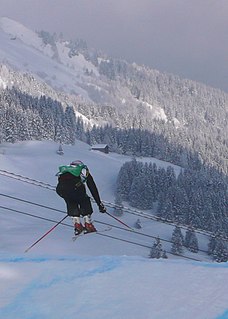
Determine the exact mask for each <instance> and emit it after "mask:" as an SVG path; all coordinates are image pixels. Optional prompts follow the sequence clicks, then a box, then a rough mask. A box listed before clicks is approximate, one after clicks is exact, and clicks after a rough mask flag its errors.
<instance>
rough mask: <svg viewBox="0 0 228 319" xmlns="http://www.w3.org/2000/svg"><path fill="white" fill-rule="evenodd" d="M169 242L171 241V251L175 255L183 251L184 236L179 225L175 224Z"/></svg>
mask: <svg viewBox="0 0 228 319" xmlns="http://www.w3.org/2000/svg"><path fill="white" fill-rule="evenodd" d="M171 242H172V247H171V252H172V253H173V254H176V255H178V254H181V253H182V252H183V243H184V237H183V235H182V232H181V228H180V227H179V226H176V227H175V228H174V230H173V234H172V238H171Z"/></svg>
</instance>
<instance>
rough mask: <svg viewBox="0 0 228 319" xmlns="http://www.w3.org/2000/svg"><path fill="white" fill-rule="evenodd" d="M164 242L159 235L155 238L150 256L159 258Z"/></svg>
mask: <svg viewBox="0 0 228 319" xmlns="http://www.w3.org/2000/svg"><path fill="white" fill-rule="evenodd" d="M162 253H163V250H162V244H161V240H160V238H159V236H158V237H157V238H156V239H155V242H154V244H153V246H152V247H151V250H150V254H149V258H156V259H159V258H161V257H162Z"/></svg>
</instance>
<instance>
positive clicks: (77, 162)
mask: <svg viewBox="0 0 228 319" xmlns="http://www.w3.org/2000/svg"><path fill="white" fill-rule="evenodd" d="M70 165H72V166H78V165H83V163H82V161H80V160H75V161H73V162H71V163H70Z"/></svg>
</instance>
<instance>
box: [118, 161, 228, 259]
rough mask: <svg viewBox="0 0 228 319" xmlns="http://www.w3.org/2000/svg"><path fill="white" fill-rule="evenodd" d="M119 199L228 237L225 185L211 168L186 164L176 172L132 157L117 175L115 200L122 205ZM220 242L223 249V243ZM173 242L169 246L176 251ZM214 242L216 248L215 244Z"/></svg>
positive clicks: (168, 218)
mask: <svg viewBox="0 0 228 319" xmlns="http://www.w3.org/2000/svg"><path fill="white" fill-rule="evenodd" d="M123 201H127V202H128V203H129V204H130V205H131V206H132V207H135V208H138V209H144V210H152V211H153V213H155V214H156V215H157V216H158V217H161V218H162V219H163V220H166V221H167V222H174V223H175V224H180V225H185V226H188V227H190V229H193V230H194V229H201V230H206V231H209V232H211V233H212V234H214V237H215V238H216V240H217V241H218V238H220V237H222V238H227V237H228V218H227V217H228V216H227V212H228V191H227V185H226V183H225V182H224V181H223V179H222V178H221V176H220V174H219V173H218V172H215V170H214V169H205V168H203V167H201V169H200V170H193V169H189V168H188V169H184V170H182V171H181V172H180V174H178V176H176V174H175V171H174V169H173V168H172V167H171V166H168V167H167V169H164V168H158V167H157V166H156V164H152V163H149V164H148V163H142V162H138V161H136V160H135V159H133V160H132V161H130V162H126V163H125V164H124V165H123V166H122V167H121V169H120V172H119V175H118V178H117V183H116V203H117V204H118V205H122V202H123ZM182 241H183V240H182ZM182 241H181V244H180V247H182V246H183V243H182ZM185 242H186V243H187V244H185V246H186V245H187V246H188V247H189V246H191V247H190V248H191V249H192V250H197V247H195V248H194V247H193V243H191V245H190V243H189V242H190V240H189V238H188V237H187V238H186V240H185ZM221 242H223V241H221ZM195 244H196V243H195ZM221 245H222V244H221ZM223 245H225V247H226V249H227V243H225V244H223ZM176 246H178V245H176ZM176 246H175V247H174V248H173V249H174V251H176V252H178V251H179V250H178V249H179V248H178V247H176ZM214 246H216V249H218V245H214ZM212 250H213V253H214V248H213V249H212ZM180 252H181V251H179V253H180ZM211 254H212V253H211ZM216 258H217V257H216Z"/></svg>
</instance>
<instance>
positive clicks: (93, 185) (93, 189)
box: [86, 173, 101, 206]
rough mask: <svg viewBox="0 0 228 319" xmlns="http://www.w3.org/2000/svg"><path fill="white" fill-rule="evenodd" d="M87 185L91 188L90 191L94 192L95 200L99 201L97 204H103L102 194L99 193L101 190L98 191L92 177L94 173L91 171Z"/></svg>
mask: <svg viewBox="0 0 228 319" xmlns="http://www.w3.org/2000/svg"><path fill="white" fill-rule="evenodd" d="M86 183H87V186H88V188H89V190H90V193H91V194H92V196H93V198H94V200H95V202H96V203H97V205H98V206H99V205H100V204H101V199H100V195H99V192H98V189H97V186H96V184H95V182H94V179H93V177H92V175H91V174H90V173H89V174H88V176H87V181H86Z"/></svg>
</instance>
